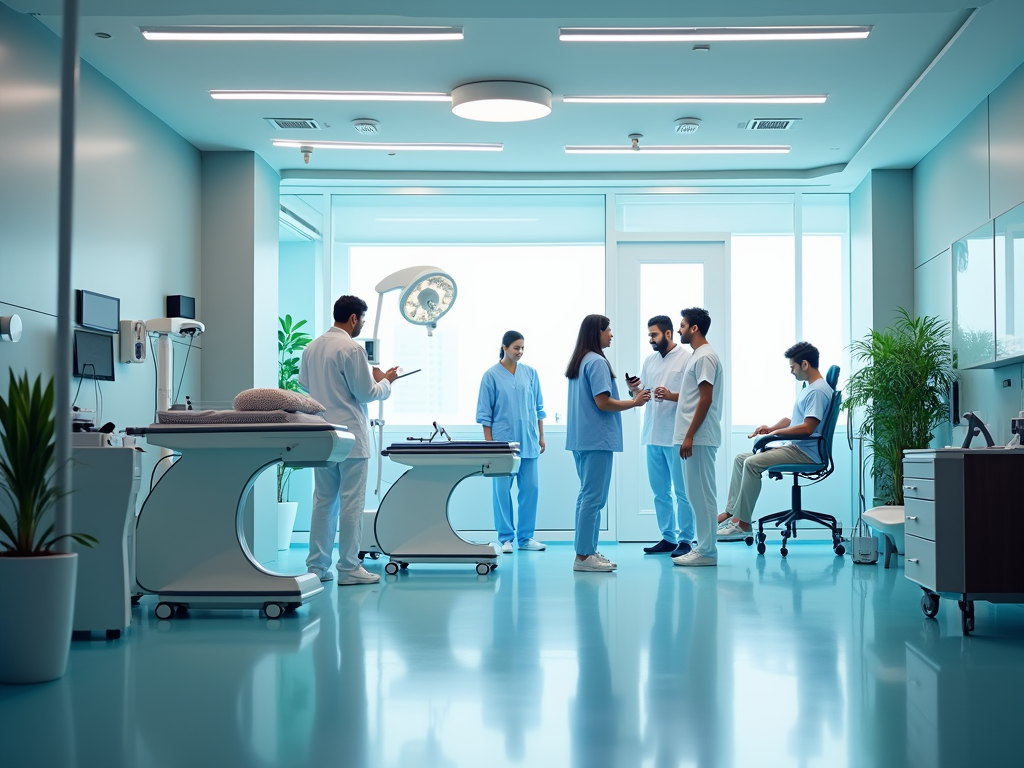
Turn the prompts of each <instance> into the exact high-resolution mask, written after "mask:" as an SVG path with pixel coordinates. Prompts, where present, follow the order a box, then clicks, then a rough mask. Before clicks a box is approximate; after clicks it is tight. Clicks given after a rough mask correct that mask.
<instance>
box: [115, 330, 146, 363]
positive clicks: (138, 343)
mask: <svg viewBox="0 0 1024 768" xmlns="http://www.w3.org/2000/svg"><path fill="white" fill-rule="evenodd" d="M121 362H122V363H144V362H146V324H145V323H144V322H142V321H141V320H122V321H121Z"/></svg>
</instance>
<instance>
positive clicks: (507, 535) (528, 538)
mask: <svg viewBox="0 0 1024 768" xmlns="http://www.w3.org/2000/svg"><path fill="white" fill-rule="evenodd" d="M525 349H526V342H525V340H524V339H523V334H521V333H519V332H518V331H508V332H507V333H506V334H505V335H504V336H503V337H502V339H501V352H500V353H499V355H498V362H497V363H496V364H495V365H493V366H491V367H490V368H488V369H487V370H486V371H485V372H484V376H483V379H482V380H481V381H480V397H479V398H478V399H477V404H476V421H477V424H482V425H483V427H484V439H485V440H500V441H502V442H509V443H519V458H520V464H519V473H518V474H517V475H509V476H508V477H495V478H493V481H494V496H493V502H494V528H495V530H496V531H497V532H498V541H499V542H500V543H501V551H502V552H506V553H508V552H511V551H512V539H513V538H517V539H518V542H519V549H523V550H530V551H539V550H542V549H544V548H545V547H544V545H543V544H541V543H540V542H539V541H537V540H536V539H534V538H533V534H534V533H535V531H536V526H537V496H538V493H537V489H538V483H537V459H538V458H539V457H540V455H541V454H542V453H544V416H545V415H546V414H545V413H544V398H543V397H542V396H541V393H540V378H539V377H538V376H537V371H535V370H534V369H533V368H531V367H530V366H528V365H524V364H523V363H521V362H519V361H520V360H521V359H522V357H523V352H524V350H525ZM513 480H515V481H516V482H517V483H518V484H519V531H518V536H517V532H516V529H515V525H514V524H513V522H512V481H513Z"/></svg>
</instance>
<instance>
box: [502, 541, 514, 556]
mask: <svg viewBox="0 0 1024 768" xmlns="http://www.w3.org/2000/svg"><path fill="white" fill-rule="evenodd" d="M501 551H502V552H503V553H504V554H506V555H511V554H512V542H511V541H503V542H501Z"/></svg>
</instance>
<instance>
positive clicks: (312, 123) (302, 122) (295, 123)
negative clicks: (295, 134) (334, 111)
mask: <svg viewBox="0 0 1024 768" xmlns="http://www.w3.org/2000/svg"><path fill="white" fill-rule="evenodd" d="M263 119H264V120H266V121H267V122H268V123H270V125H271V126H273V128H274V129H275V130H278V131H294V130H299V131H319V130H320V124H319V123H318V122H317V121H316V120H313V119H312V118H309V117H265V118H263Z"/></svg>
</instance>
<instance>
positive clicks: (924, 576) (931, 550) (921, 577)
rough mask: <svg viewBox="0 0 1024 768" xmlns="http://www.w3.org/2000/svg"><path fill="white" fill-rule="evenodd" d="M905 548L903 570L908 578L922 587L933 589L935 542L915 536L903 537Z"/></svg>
mask: <svg viewBox="0 0 1024 768" xmlns="http://www.w3.org/2000/svg"><path fill="white" fill-rule="evenodd" d="M903 541H904V546H905V547H906V550H907V557H906V563H905V565H904V572H905V574H906V576H907V578H908V579H910V580H911V581H916V582H917V583H918V584H920V585H921V586H922V587H927V588H928V589H931V590H934V589H935V542H934V541H928V540H927V539H921V538H918V537H917V536H907V537H905V538H904V540H903Z"/></svg>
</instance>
